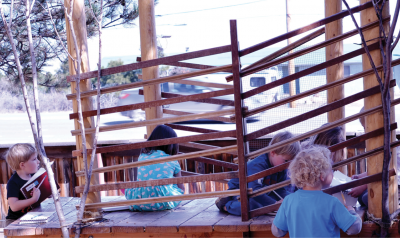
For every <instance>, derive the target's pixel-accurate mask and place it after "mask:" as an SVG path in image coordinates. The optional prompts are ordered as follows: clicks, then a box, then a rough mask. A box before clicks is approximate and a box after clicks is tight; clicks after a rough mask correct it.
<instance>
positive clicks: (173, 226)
mask: <svg viewBox="0 0 400 238" xmlns="http://www.w3.org/2000/svg"><path fill="white" fill-rule="evenodd" d="M121 199H125V198H124V197H104V198H102V201H116V200H121ZM79 200H80V199H79V198H71V197H63V198H61V201H62V204H63V210H64V215H65V216H66V220H67V222H68V225H69V227H71V225H72V224H73V223H74V222H75V221H76V213H77V210H76V208H75V205H76V204H78V203H79ZM214 201H215V198H209V199H199V200H193V201H182V203H181V205H180V206H179V207H177V208H176V209H173V210H167V211H159V212H131V211H118V212H109V213H105V215H104V218H105V219H108V221H104V222H97V223H93V224H92V225H90V226H87V227H85V228H84V229H83V231H82V234H85V235H88V236H89V235H96V236H94V237H243V233H248V232H249V231H270V227H271V222H272V220H273V216H267V215H266V216H260V217H257V218H256V219H252V220H250V221H248V222H242V221H241V218H240V217H239V216H233V215H229V214H227V213H222V212H220V211H219V210H218V208H217V207H216V206H215V203H214ZM53 210H54V205H53V200H52V199H47V200H46V201H44V202H43V203H42V204H41V207H40V208H36V209H34V211H53ZM59 227H60V224H59V221H58V217H57V216H56V215H55V216H53V218H52V219H51V220H50V222H48V223H44V224H39V225H37V224H21V225H20V224H19V221H18V220H17V221H15V222H13V223H12V224H10V225H9V226H8V227H6V228H5V229H4V234H5V235H6V236H7V237H20V236H25V237H27V236H28V237H29V236H34V237H60V235H61V232H60V229H59ZM271 235H272V234H271Z"/></svg>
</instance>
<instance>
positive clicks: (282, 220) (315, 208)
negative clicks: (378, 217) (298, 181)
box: [273, 190, 357, 237]
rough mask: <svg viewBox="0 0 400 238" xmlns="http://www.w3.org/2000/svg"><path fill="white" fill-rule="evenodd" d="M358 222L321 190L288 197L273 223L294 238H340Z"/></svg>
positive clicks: (298, 193)
mask: <svg viewBox="0 0 400 238" xmlns="http://www.w3.org/2000/svg"><path fill="white" fill-rule="evenodd" d="M356 219H357V217H356V216H353V215H351V214H350V212H349V211H348V210H347V209H346V207H345V206H343V204H342V203H341V202H340V201H339V200H338V199H337V198H335V197H333V196H331V195H329V194H326V193H324V192H322V191H321V190H318V191H309V190H297V191H296V192H295V193H293V194H290V195H288V196H287V197H285V200H283V203H282V205H281V207H280V208H279V210H278V213H277V214H276V217H275V219H274V222H273V223H274V225H275V226H276V227H277V228H279V229H281V230H283V231H289V235H290V237H340V229H342V230H343V231H347V229H349V227H350V226H351V225H353V223H354V222H355V221H356Z"/></svg>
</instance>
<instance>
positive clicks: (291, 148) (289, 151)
mask: <svg viewBox="0 0 400 238" xmlns="http://www.w3.org/2000/svg"><path fill="white" fill-rule="evenodd" d="M292 137H293V134H292V133H290V132H288V131H283V132H279V133H277V134H276V135H275V136H274V137H272V140H271V142H269V145H273V144H276V143H279V142H281V141H284V140H288V139H290V138H292ZM299 151H300V143H299V142H298V141H296V142H294V143H291V144H289V145H286V146H284V147H281V148H278V149H276V150H274V152H275V153H276V154H278V155H289V156H290V157H291V158H293V157H294V156H296V154H297V153H299Z"/></svg>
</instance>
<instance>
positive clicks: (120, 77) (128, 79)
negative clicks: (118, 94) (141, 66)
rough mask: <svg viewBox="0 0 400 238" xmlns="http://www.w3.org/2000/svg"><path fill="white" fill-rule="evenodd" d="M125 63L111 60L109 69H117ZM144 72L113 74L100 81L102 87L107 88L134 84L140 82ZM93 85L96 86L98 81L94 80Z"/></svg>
mask: <svg viewBox="0 0 400 238" xmlns="http://www.w3.org/2000/svg"><path fill="white" fill-rule="evenodd" d="M123 64H124V62H123V61H122V60H121V59H118V60H111V61H110V62H108V64H107V68H111V67H116V66H121V65H123ZM141 72H142V70H133V71H128V72H124V73H119V74H112V75H106V76H102V77H101V80H100V84H101V87H105V86H113V85H119V84H126V83H133V82H137V81H140V79H139V77H138V74H141ZM92 83H93V85H94V86H96V84H97V83H96V79H92Z"/></svg>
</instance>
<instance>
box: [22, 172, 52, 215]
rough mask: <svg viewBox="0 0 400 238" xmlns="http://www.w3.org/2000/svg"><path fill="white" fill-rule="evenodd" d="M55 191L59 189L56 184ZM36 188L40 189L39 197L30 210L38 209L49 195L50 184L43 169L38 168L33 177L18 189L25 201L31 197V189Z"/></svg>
mask: <svg viewBox="0 0 400 238" xmlns="http://www.w3.org/2000/svg"><path fill="white" fill-rule="evenodd" d="M56 186H57V189H59V188H60V186H59V185H58V184H57V182H56ZM34 187H36V188H38V189H40V197H39V200H38V201H37V202H36V203H34V204H32V205H31V208H35V207H38V206H39V205H40V203H41V202H43V201H44V200H46V199H47V198H48V197H49V196H50V195H51V188H50V182H49V178H48V175H47V171H46V170H45V169H44V168H40V169H39V170H38V171H37V172H36V173H35V174H34V175H33V176H32V178H30V179H29V180H28V182H26V183H25V184H24V186H22V188H21V189H20V190H21V192H22V194H23V195H24V197H25V198H26V199H29V198H31V197H32V195H31V193H32V191H33V190H32V189H33V188H34Z"/></svg>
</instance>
